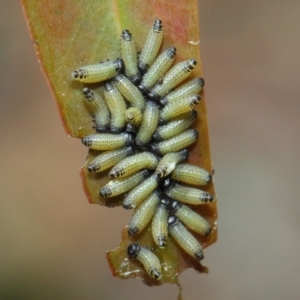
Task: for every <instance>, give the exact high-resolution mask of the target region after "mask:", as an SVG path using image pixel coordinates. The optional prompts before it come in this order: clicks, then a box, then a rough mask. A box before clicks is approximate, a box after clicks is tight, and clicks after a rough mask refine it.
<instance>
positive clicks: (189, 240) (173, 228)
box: [168, 216, 204, 260]
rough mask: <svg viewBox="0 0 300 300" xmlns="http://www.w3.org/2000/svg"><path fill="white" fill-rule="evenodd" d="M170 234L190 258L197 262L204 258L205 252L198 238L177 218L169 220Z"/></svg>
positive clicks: (173, 217) (172, 217) (171, 217)
mask: <svg viewBox="0 0 300 300" xmlns="http://www.w3.org/2000/svg"><path fill="white" fill-rule="evenodd" d="M168 226H169V233H170V235H171V236H172V237H173V238H174V240H175V241H176V243H177V244H178V245H179V246H180V247H181V248H182V249H183V250H184V251H185V252H186V253H188V254H189V255H190V256H192V257H194V258H195V259H197V260H202V259H203V258H204V254H203V250H202V247H201V245H200V243H199V242H198V241H197V240H196V238H195V237H194V236H193V235H192V234H191V233H190V232H189V231H188V230H187V229H186V228H185V226H184V225H183V224H182V223H181V222H180V221H179V220H178V219H177V217H175V216H170V217H169V218H168Z"/></svg>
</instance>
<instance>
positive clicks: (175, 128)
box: [152, 110, 198, 142]
mask: <svg viewBox="0 0 300 300" xmlns="http://www.w3.org/2000/svg"><path fill="white" fill-rule="evenodd" d="M197 115H198V113H197V111H195V110H192V111H189V112H187V113H185V114H182V115H180V116H178V117H176V118H174V119H172V120H171V121H170V122H168V123H167V124H166V125H160V126H158V127H157V129H156V131H155V132H154V134H153V137H152V139H153V140H154V141H155V142H161V141H163V140H167V139H170V138H172V137H174V136H176V135H178V134H180V133H182V132H183V131H184V130H186V129H188V128H189V127H190V126H191V125H192V124H193V123H194V122H195V120H196V118H197Z"/></svg>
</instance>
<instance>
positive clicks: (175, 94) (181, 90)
mask: <svg viewBox="0 0 300 300" xmlns="http://www.w3.org/2000/svg"><path fill="white" fill-rule="evenodd" d="M203 87H204V79H203V78H202V77H199V78H194V79H192V80H190V81H188V82H187V83H185V84H183V85H181V86H180V87H178V88H177V89H175V90H174V91H171V92H170V93H168V94H167V95H166V96H165V97H164V98H162V99H161V100H160V101H159V102H160V104H161V105H163V106H164V105H167V104H168V103H170V102H172V101H174V100H177V99H180V98H185V97H187V96H191V95H197V94H199V93H200V92H201V90H202V88H203Z"/></svg>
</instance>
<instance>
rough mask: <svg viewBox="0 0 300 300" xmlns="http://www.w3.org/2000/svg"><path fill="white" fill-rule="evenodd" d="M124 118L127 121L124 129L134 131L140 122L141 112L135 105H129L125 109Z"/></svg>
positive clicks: (141, 118)
mask: <svg viewBox="0 0 300 300" xmlns="http://www.w3.org/2000/svg"><path fill="white" fill-rule="evenodd" d="M125 118H126V122H127V127H126V131H128V132H136V131H137V129H138V128H139V127H140V125H141V123H142V120H143V114H142V112H141V110H140V109H138V108H137V107H130V108H128V109H127V110H126V111H125Z"/></svg>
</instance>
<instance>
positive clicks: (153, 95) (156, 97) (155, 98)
mask: <svg viewBox="0 0 300 300" xmlns="http://www.w3.org/2000/svg"><path fill="white" fill-rule="evenodd" d="M148 97H149V98H150V99H151V100H152V101H155V102H157V103H158V101H159V100H160V96H159V95H158V94H156V93H155V92H153V91H150V92H149V93H148Z"/></svg>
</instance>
